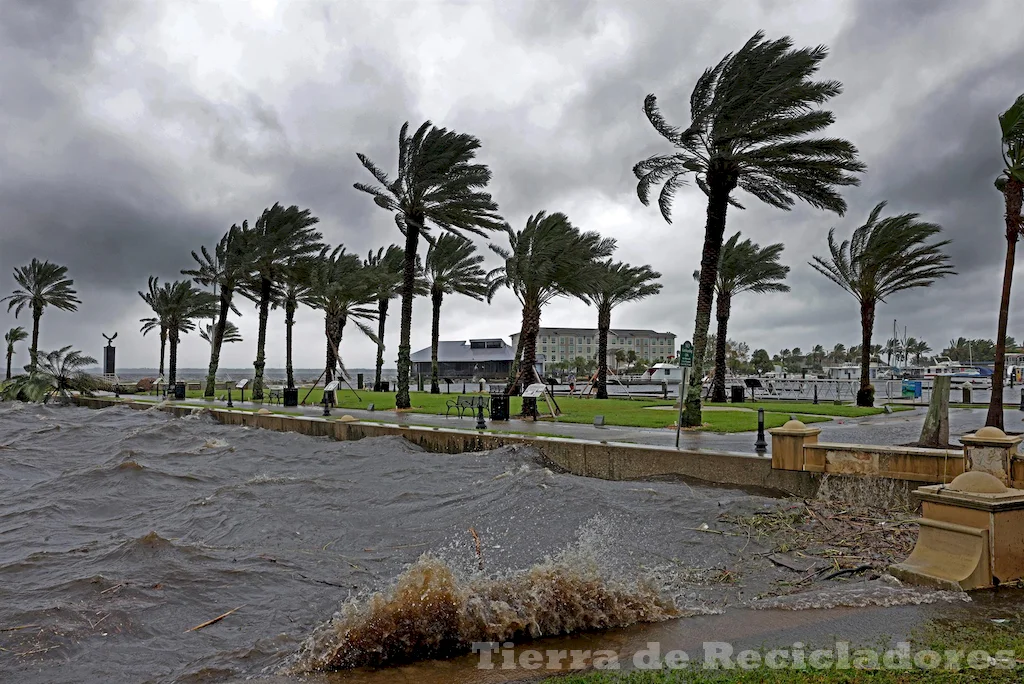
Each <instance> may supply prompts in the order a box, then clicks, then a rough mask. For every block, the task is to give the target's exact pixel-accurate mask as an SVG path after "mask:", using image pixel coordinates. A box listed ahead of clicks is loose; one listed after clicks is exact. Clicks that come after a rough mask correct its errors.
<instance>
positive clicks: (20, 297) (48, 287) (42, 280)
mask: <svg viewBox="0 0 1024 684" xmlns="http://www.w3.org/2000/svg"><path fill="white" fill-rule="evenodd" d="M67 274H68V267H67V266H58V265H57V264H52V263H50V262H49V261H39V259H33V260H32V261H31V262H30V263H29V264H28V265H27V266H19V267H18V268H15V269H14V280H15V281H17V283H18V285H20V286H21V289H18V290H15V291H14V292H12V293H11V294H9V295H8V296H6V297H4V298H3V299H0V302H7V310H8V311H10V310H11V309H14V317H15V318H17V317H18V314H20V313H21V310H22V309H24V308H25V307H28V308H29V310H30V311H31V312H32V344H31V346H30V347H29V365H30V366H32V367H35V365H36V356H37V354H38V352H39V321H40V319H42V317H43V310H44V309H45V308H46V307H48V306H52V307H54V308H56V309H60V310H61V311H78V305H79V304H81V303H82V302H81V301H80V300H79V299H78V297H77V296H76V295H77V294H78V293H77V292H75V289H74V288H73V287H72V285H74V284H75V281H74V280H72V279H70V278H68V277H67Z"/></svg>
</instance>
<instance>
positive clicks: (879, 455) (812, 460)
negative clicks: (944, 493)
mask: <svg viewBox="0 0 1024 684" xmlns="http://www.w3.org/2000/svg"><path fill="white" fill-rule="evenodd" d="M803 452H804V464H803V469H804V471H806V472H812V473H826V474H829V475H847V476H865V475H869V476H874V477H886V478H892V479H898V480H908V481H910V482H926V483H929V484H939V483H941V484H945V483H947V482H950V481H951V480H952V479H953V478H954V477H956V476H957V475H959V474H960V473H962V472H964V453H963V451H959V450H955V451H954V450H952V449H922V448H918V447H898V446H877V445H870V444H827V443H822V442H819V443H817V444H804V447H803Z"/></svg>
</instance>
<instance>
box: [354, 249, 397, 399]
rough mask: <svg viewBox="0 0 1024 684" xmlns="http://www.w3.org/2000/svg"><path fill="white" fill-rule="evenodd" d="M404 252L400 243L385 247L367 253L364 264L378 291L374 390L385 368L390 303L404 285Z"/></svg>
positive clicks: (376, 389) (376, 390)
mask: <svg viewBox="0 0 1024 684" xmlns="http://www.w3.org/2000/svg"><path fill="white" fill-rule="evenodd" d="M403 255H404V252H403V251H402V248H401V247H399V246H398V245H391V246H390V247H388V248H387V250H385V249H384V248H383V247H381V248H380V249H378V250H377V253H376V254H374V253H373V252H372V251H371V252H370V253H369V254H368V255H367V257H366V260H365V261H364V262H363V266H365V267H366V268H368V269H370V271H369V272H370V274H371V276H372V278H373V282H374V287H375V288H376V291H377V365H376V366H375V372H374V376H373V391H374V392H379V391H380V388H381V379H380V376H381V371H382V370H383V368H384V329H385V324H386V322H387V318H388V304H389V303H390V302H391V300H392V299H394V298H395V297H397V296H398V291H399V288H400V287H401V286H402V261H403V258H404V256H403Z"/></svg>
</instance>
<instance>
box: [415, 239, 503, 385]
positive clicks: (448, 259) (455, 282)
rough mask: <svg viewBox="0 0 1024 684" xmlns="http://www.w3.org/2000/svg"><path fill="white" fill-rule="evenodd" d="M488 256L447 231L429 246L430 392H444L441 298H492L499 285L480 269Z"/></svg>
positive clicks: (465, 240)
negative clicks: (439, 372) (439, 348)
mask: <svg viewBox="0 0 1024 684" xmlns="http://www.w3.org/2000/svg"><path fill="white" fill-rule="evenodd" d="M483 260H484V257H483V255H482V254H477V253H476V246H475V245H473V243H472V242H470V241H469V240H467V239H465V238H463V237H459V236H458V235H454V234H452V233H446V234H444V235H441V236H439V237H438V238H437V240H435V241H434V244H432V245H430V247H428V248H427V258H426V268H425V275H426V279H427V283H428V285H429V287H430V304H431V325H430V393H431V394H440V393H441V387H440V384H439V383H440V379H439V378H438V377H437V344H438V341H439V339H438V338H439V337H440V329H441V301H442V300H443V299H444V296H445V295H446V294H461V295H465V296H467V297H470V298H472V299H476V300H477V301H481V300H484V299H486V300H487V301H488V302H490V301H491V297H492V296H493V295H494V290H495V287H494V286H493V285H492V283H491V281H490V279H489V278H488V277H487V272H486V271H484V269H482V268H480V264H481V263H483Z"/></svg>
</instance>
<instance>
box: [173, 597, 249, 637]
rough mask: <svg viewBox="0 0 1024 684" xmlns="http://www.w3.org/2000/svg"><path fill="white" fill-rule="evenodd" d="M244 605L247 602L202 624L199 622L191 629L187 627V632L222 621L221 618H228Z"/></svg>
mask: <svg viewBox="0 0 1024 684" xmlns="http://www.w3.org/2000/svg"><path fill="white" fill-rule="evenodd" d="M244 607H245V604H244V603H243V604H242V605H240V606H238V608H232V609H231V610H229V611H228V612H226V613H224V614H223V615H218V616H217V617H215V618H213V619H212V620H207V621H206V622H204V623H202V624H198V625H196V626H195V627H191V628H189V629H186V630H185V632H194V631H196V630H198V629H202V628H203V627H209V626H210V625H212V624H215V623H217V622H220V621H221V620H223V619H224V618H226V617H227V616H228V615H231V614H232V613H234V612H235V611H236V610H238V609H239V608H244Z"/></svg>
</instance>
